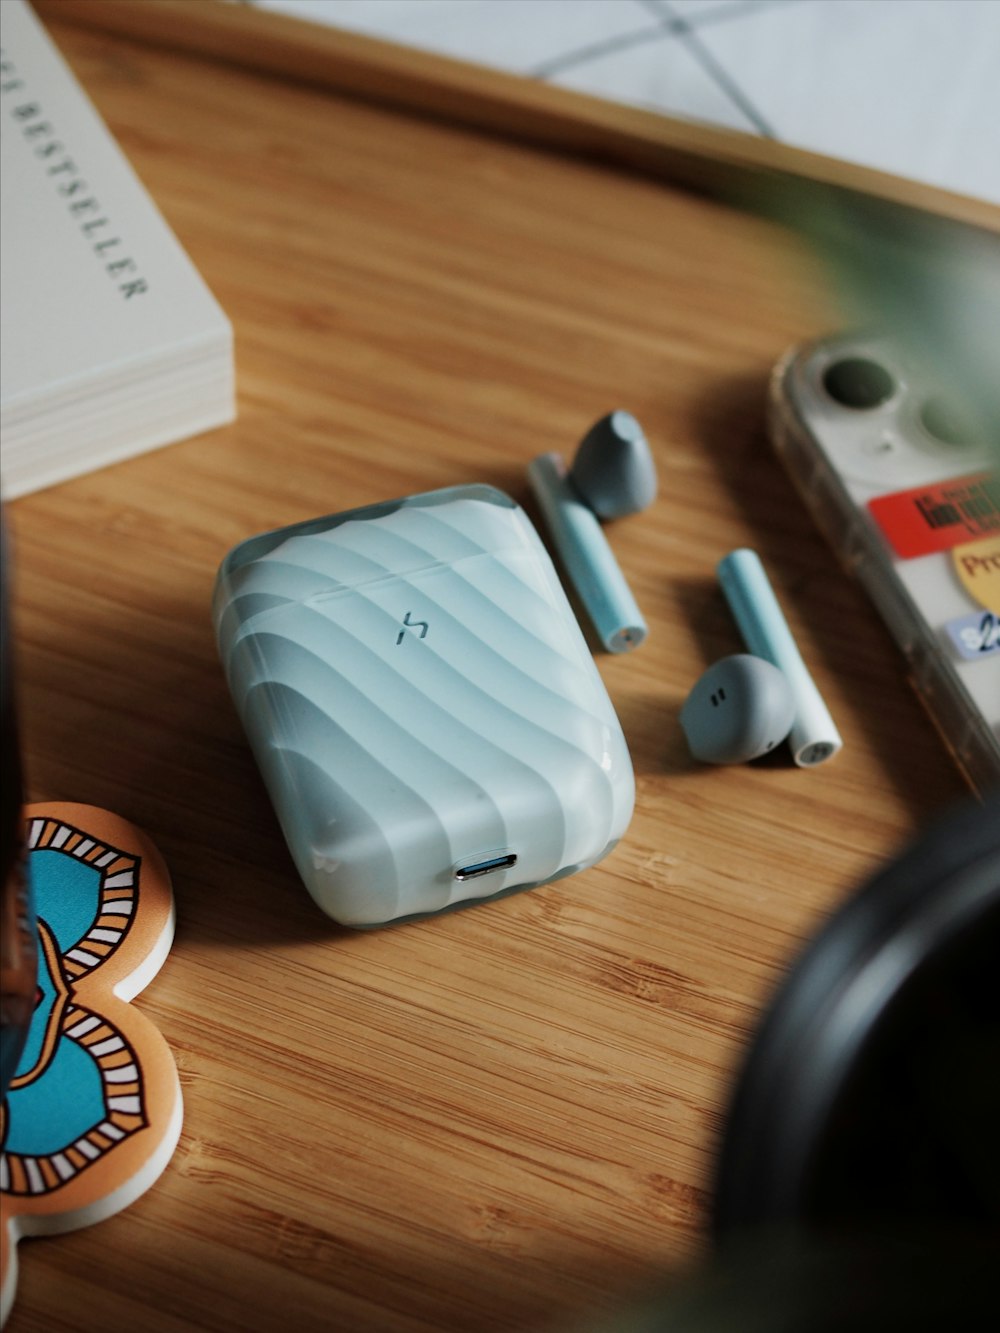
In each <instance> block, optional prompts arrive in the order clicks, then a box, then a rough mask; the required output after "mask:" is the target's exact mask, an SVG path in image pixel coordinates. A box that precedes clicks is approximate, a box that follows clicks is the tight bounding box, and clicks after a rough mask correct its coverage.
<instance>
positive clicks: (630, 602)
mask: <svg viewBox="0 0 1000 1333" xmlns="http://www.w3.org/2000/svg"><path fill="white" fill-rule="evenodd" d="M528 480H529V482H530V483H531V489H532V491H533V492H534V494H535V498H536V500H537V501H538V505H539V508H540V509H541V511H542V514H543V516H544V518H545V522H546V524H547V525H548V530H549V533H550V534H551V537H552V542H553V545H554V546H555V548H556V550H557V551H558V553H559V556H560V558H561V559H562V562H563V565H564V567H565V569H566V573H567V574H568V576H569V578H570V580H571V582H572V585H573V587H574V589H575V590H576V593H577V595H578V597H579V599H580V601H581V602H582V603H583V606H584V608H585V609H586V612H587V614H588V616H589V617H590V619H591V620H592V622H593V625H594V629H595V630H596V631H597V635H598V637H599V638H600V640H601V643H602V644H603V645H604V647H605V648H606V649H607V650H608V652H609V653H624V652H628V651H629V650H630V649H632V648H637V647H638V646H639V644H640V643H642V641H643V639H645V637H646V634H647V628H646V622H645V620H643V618H642V614H641V612H640V611H639V608H638V606H637V605H636V601H635V598H634V597H633V596H632V591H631V589H630V588H629V586H628V583H627V582H626V581H625V575H624V574H623V573H622V571H621V569H620V567H619V565H618V562H617V560H616V559H615V557H614V553H613V552H612V550H611V547H610V546H609V545H608V541H607V538H606V537H605V535H604V532H603V530H602V528H601V525H600V523H598V521H597V519H596V518H595V517H594V514H593V513H592V512H591V510H590V509H588V508H587V506H586V505H585V504H584V503H583V501H582V500H581V499H580V496H579V495H578V494H577V492H576V490H575V489H574V488H573V487H572V486H571V485H570V483H569V482H568V481H567V479H566V469H565V465H564V463H563V460H562V459H561V458H560V456H559V454H556V453H551V454H540V455H539V456H538V457H537V458H535V459H533V460H532V461H531V462H530V463H529V464H528Z"/></svg>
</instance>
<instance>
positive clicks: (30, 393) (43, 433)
mask: <svg viewBox="0 0 1000 1333" xmlns="http://www.w3.org/2000/svg"><path fill="white" fill-rule="evenodd" d="M0 47H2V55H0V433H2V443H3V453H2V455H0V484H2V489H3V495H4V497H5V498H7V499H13V498H15V497H16V496H18V495H24V494H26V493H28V492H29V491H33V490H37V489H39V488H40V487H42V486H47V485H51V484H52V483H54V482H57V481H62V480H65V479H66V478H68V477H71V476H75V475H78V474H80V473H82V472H87V471H90V470H92V469H94V468H97V467H101V466H104V465H105V464H107V463H111V462H116V461H118V460H120V459H123V458H126V457H129V456H130V455H133V454H137V453H140V452H142V451H144V450H147V449H152V448H154V447H156V446H158V445H163V444H168V443H171V442H172V441H175V440H179V439H183V438H186V437H188V436H191V435H195V434H198V433H200V432H202V431H205V430H208V429H210V428H212V427H214V426H218V425H221V424H223V423H224V422H227V421H231V420H232V419H233V417H234V416H235V372H234V363H233V335H232V328H231V325H230V323H229V321H228V320H227V318H226V316H225V314H224V313H223V311H222V309H221V307H220V306H219V304H218V302H217V301H216V300H215V298H214V297H213V295H212V293H211V292H210V291H209V289H208V287H207V286H206V284H205V282H204V280H203V279H202V278H201V276H200V275H199V273H198V272H197V270H196V269H195V267H194V265H193V264H192V263H191V260H190V259H189V258H188V256H187V255H186V254H185V252H184V250H183V249H182V247H181V246H180V244H179V242H178V241H177V238H176V237H175V236H174V234H173V232H172V231H171V230H170V228H169V227H168V226H167V224H166V222H165V221H164V219H163V217H162V216H161V215H160V213H159V211H158V210H157V207H156V205H155V204H154V203H153V200H152V199H151V198H150V196H149V194H148V193H147V191H146V189H145V188H144V186H143V185H142V183H141V182H140V180H139V178H138V177H137V175H136V174H135V172H134V171H133V169H132V167H131V166H130V165H129V163H128V161H127V160H126V158H125V156H124V154H123V153H122V151H121V149H120V148H119V146H118V144H117V143H116V142H115V140H114V138H113V137H112V136H111V134H110V133H109V131H108V129H107V127H106V126H105V124H104V122H103V121H102V120H101V118H100V116H99V115H98V113H97V111H96V110H95V108H94V107H93V105H92V103H91V102H90V100H89V99H88V97H87V95H86V93H85V92H84V91H83V89H82V88H81V86H80V84H79V83H78V82H77V80H76V78H75V76H74V75H73V74H72V72H71V71H70V69H69V67H68V66H67V64H66V62H65V61H64V60H63V58H62V56H61V55H60V54H59V52H58V50H57V49H56V47H55V45H54V44H53V42H52V41H51V39H50V38H49V36H48V34H47V33H46V31H45V29H44V28H43V26H42V24H41V23H40V22H39V20H38V19H37V17H36V16H35V14H34V12H33V10H32V9H31V8H30V6H29V5H28V4H27V3H25V0H2V3H0Z"/></svg>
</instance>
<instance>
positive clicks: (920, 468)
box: [768, 332, 1000, 794]
mask: <svg viewBox="0 0 1000 1333" xmlns="http://www.w3.org/2000/svg"><path fill="white" fill-rule="evenodd" d="M768 429H769V434H770V437H771V440H772V443H773V445H774V448H775V450H776V451H777V453H778V455H779V457H780V458H781V459H782V461H783V462H784V464H785V466H786V467H787V468H788V470H789V472H790V474H791V476H792V478H793V480H794V481H795V483H796V485H797V487H798V489H799V491H800V492H801V494H802V496H803V498H804V500H805V502H806V504H807V506H808V507H809V509H810V511H811V512H812V515H813V517H814V519H815V521H816V523H817V525H818V526H819V528H820V530H821V531H822V532H823V533H824V535H825V536H826V538H827V539H828V540H829V542H830V543H831V545H832V546H833V548H834V550H835V551H836V552H837V554H838V555H839V557H840V559H841V561H842V563H843V564H844V566H845V567H846V568H847V569H848V571H849V572H850V573H852V574H853V575H855V576H856V577H857V578H858V579H859V580H860V582H861V583H862V585H863V586H864V588H865V589H866V591H867V593H868V595H869V596H870V597H871V599H872V601H873V602H874V604H875V606H876V608H877V610H878V612H879V613H880V615H881V616H882V618H883V619H884V621H885V623H886V625H887V626H888V629H889V631H890V633H891V634H892V636H893V638H894V639H895V641H896V643H897V644H898V646H899V648H900V650H901V652H902V655H903V659H904V660H905V663H906V666H907V669H908V673H909V675H910V677H911V679H912V681H913V684H914V686H915V687H916V689H917V691H918V693H919V694H920V696H921V698H922V699H923V700H924V702H925V703H926V705H927V708H928V711H929V713H930V715H931V717H932V718H933V720H934V722H935V723H936V725H937V727H938V730H939V731H940V733H941V735H942V737H943V739H944V740H945V742H946V744H947V746H948V748H949V749H950V751H951V752H952V754H953V755H954V757H955V759H956V761H957V762H958V764H959V766H960V768H961V769H962V771H963V773H964V774H965V776H966V778H967V780H968V781H969V783H970V784H971V786H972V787H973V789H974V790H975V791H977V792H978V793H980V794H983V793H984V792H985V791H986V790H988V789H989V788H991V787H995V786H996V785H997V783H998V782H1000V445H998V442H997V441H994V440H992V439H991V438H990V436H989V431H988V428H987V427H986V426H985V424H984V423H983V422H982V421H981V420H979V419H977V418H976V416H975V414H974V413H972V412H969V411H963V409H962V405H961V404H960V403H956V402H954V401H952V400H951V399H949V397H948V394H947V391H946V390H945V389H943V388H942V387H941V386H940V385H938V384H936V383H934V382H933V380H932V378H931V376H930V375H928V373H927V372H926V371H925V370H924V368H923V363H920V364H918V363H917V362H916V360H914V359H911V358H910V357H909V356H908V355H907V353H906V351H905V350H903V349H902V348H900V347H899V346H898V344H896V343H895V342H893V341H891V340H890V339H888V338H886V337H883V336H880V335H879V334H878V333H871V334H868V333H864V332H860V333H844V334H837V335H834V336H831V337H828V338H823V339H820V340H817V341H815V342H811V343H808V344H805V345H801V346H797V347H794V348H792V349H791V350H790V351H789V352H787V353H786V354H785V355H784V356H783V357H782V358H781V360H780V361H779V362H778V364H777V365H776V366H775V368H774V371H773V373H772V376H771V381H770V386H769V392H768Z"/></svg>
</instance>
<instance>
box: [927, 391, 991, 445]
mask: <svg viewBox="0 0 1000 1333" xmlns="http://www.w3.org/2000/svg"><path fill="white" fill-rule="evenodd" d="M920 424H921V425H922V426H923V428H924V430H925V431H927V433H928V435H933V437H934V439H935V440H939V441H940V442H941V444H951V445H957V446H958V447H960V448H965V447H967V446H968V445H972V444H977V443H978V440H977V437H976V431H975V429H974V428H973V426H972V424H971V422H970V421H969V419H968V417H967V416H965V414H964V413H963V412H962V411H961V409H960V408H957V407H956V406H955V404H954V403H951V402H949V401H948V400H947V399H946V398H928V399H927V401H926V402H925V403H924V405H923V407H921V409H920Z"/></svg>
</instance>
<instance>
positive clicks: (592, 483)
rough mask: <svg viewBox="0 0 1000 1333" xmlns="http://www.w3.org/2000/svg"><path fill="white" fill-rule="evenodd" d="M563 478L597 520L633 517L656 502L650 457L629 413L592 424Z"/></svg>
mask: <svg viewBox="0 0 1000 1333" xmlns="http://www.w3.org/2000/svg"><path fill="white" fill-rule="evenodd" d="M567 475H568V478H569V481H570V483H571V485H573V486H575V487H576V489H577V490H578V491H579V492H580V495H581V497H582V498H583V499H584V500H585V501H586V503H587V504H588V505H589V506H590V508H591V509H592V510H593V511H594V513H595V514H596V515H597V517H598V518H603V519H610V518H624V517H625V515H626V514H637V513H639V511H640V510H642V509H646V508H648V506H649V505H651V504H652V503H653V501H654V500H655V499H656V466H655V464H654V463H653V455H652V453H651V452H650V448H649V444H648V442H647V440H646V437H645V435H644V434H643V431H642V427H641V426H640V425H639V423H638V421H636V419H635V417H634V416H632V414H631V412H621V411H618V412H609V413H608V415H607V416H605V417H601V419H600V421H596V422H595V423H594V425H593V426H591V428H590V430H588V431H587V433H586V435H585V436H584V437H583V439H582V440H581V441H580V447H579V448H578V449H577V451H576V457H575V458H574V459H573V464H572V466H571V467H570V469H569V472H568V474H567Z"/></svg>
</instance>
